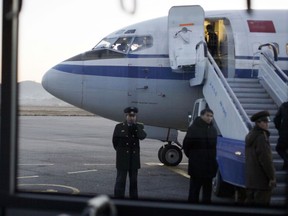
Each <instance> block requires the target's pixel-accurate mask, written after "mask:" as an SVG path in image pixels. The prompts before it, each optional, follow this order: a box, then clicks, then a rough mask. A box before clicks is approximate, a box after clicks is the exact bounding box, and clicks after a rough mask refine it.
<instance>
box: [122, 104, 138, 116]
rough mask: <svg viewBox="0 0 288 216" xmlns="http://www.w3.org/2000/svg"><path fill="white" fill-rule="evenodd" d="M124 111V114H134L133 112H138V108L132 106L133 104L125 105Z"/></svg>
mask: <svg viewBox="0 0 288 216" xmlns="http://www.w3.org/2000/svg"><path fill="white" fill-rule="evenodd" d="M124 113H126V114H135V113H138V109H137V107H133V106H131V107H126V108H125V109H124Z"/></svg>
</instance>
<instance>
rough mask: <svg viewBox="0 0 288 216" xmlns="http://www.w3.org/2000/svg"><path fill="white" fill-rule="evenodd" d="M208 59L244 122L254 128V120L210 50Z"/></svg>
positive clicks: (248, 126)
mask: <svg viewBox="0 0 288 216" xmlns="http://www.w3.org/2000/svg"><path fill="white" fill-rule="evenodd" d="M208 59H209V61H210V63H211V64H212V65H213V68H214V71H215V72H216V73H217V75H218V77H219V78H220V80H221V82H222V84H223V85H224V87H225V89H226V91H227V92H228V94H229V95H230V97H231V99H232V100H233V102H234V104H235V106H236V108H237V109H238V111H239V112H240V114H241V116H242V118H243V120H244V123H245V124H246V126H247V128H248V129H249V130H251V129H252V127H253V125H252V122H251V121H250V118H249V117H248V115H247V113H246V112H245V110H244V109H243V107H242V105H241V104H240V102H239V100H238V98H237V97H236V95H235V94H234V92H233V90H232V89H231V87H230V86H229V84H228V82H227V80H226V78H225V77H224V76H223V74H222V72H221V70H220V68H219V67H218V65H217V64H216V62H215V60H214V58H213V57H212V56H211V54H210V53H209V52H208Z"/></svg>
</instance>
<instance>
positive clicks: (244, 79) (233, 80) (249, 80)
mask: <svg viewBox="0 0 288 216" xmlns="http://www.w3.org/2000/svg"><path fill="white" fill-rule="evenodd" d="M226 80H227V82H228V83H233V82H238V83H259V80H258V79H255V78H227V79H226Z"/></svg>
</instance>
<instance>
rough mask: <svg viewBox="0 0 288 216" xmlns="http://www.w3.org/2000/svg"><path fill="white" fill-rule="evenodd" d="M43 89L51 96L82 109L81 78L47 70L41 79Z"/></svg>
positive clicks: (55, 70)
mask: <svg viewBox="0 0 288 216" xmlns="http://www.w3.org/2000/svg"><path fill="white" fill-rule="evenodd" d="M41 84H42V86H43V88H44V89H45V90H46V91H47V92H49V93H50V94H52V95H53V96H55V97H57V98H59V99H60V100H63V101H65V102H67V103H70V104H72V105H74V106H77V107H82V99H83V88H82V85H83V83H82V77H81V76H79V75H75V74H73V73H69V72H66V71H62V70H60V69H56V67H54V68H51V69H50V70H48V71H47V72H46V73H45V74H44V76H43V77H42V82H41Z"/></svg>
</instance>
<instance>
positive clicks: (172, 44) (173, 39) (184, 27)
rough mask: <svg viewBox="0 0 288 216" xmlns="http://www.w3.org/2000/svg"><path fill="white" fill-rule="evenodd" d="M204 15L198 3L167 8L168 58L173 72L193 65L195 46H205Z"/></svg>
mask: <svg viewBox="0 0 288 216" xmlns="http://www.w3.org/2000/svg"><path fill="white" fill-rule="evenodd" d="M204 16H205V14H204V10H203V8H202V7H201V6H199V5H193V6H174V7H172V8H171V9H170V10H169V16H168V34H169V36H168V38H169V58H170V66H171V68H172V69H173V70H176V71H175V72H183V70H184V71H185V69H187V68H188V69H189V68H193V67H195V65H196V63H197V47H199V44H200V45H203V46H206V43H205V35H204ZM203 46H202V47H203ZM202 50H203V49H202ZM202 53H203V51H202ZM178 69H179V70H180V71H178ZM181 69H182V70H181Z"/></svg>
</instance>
